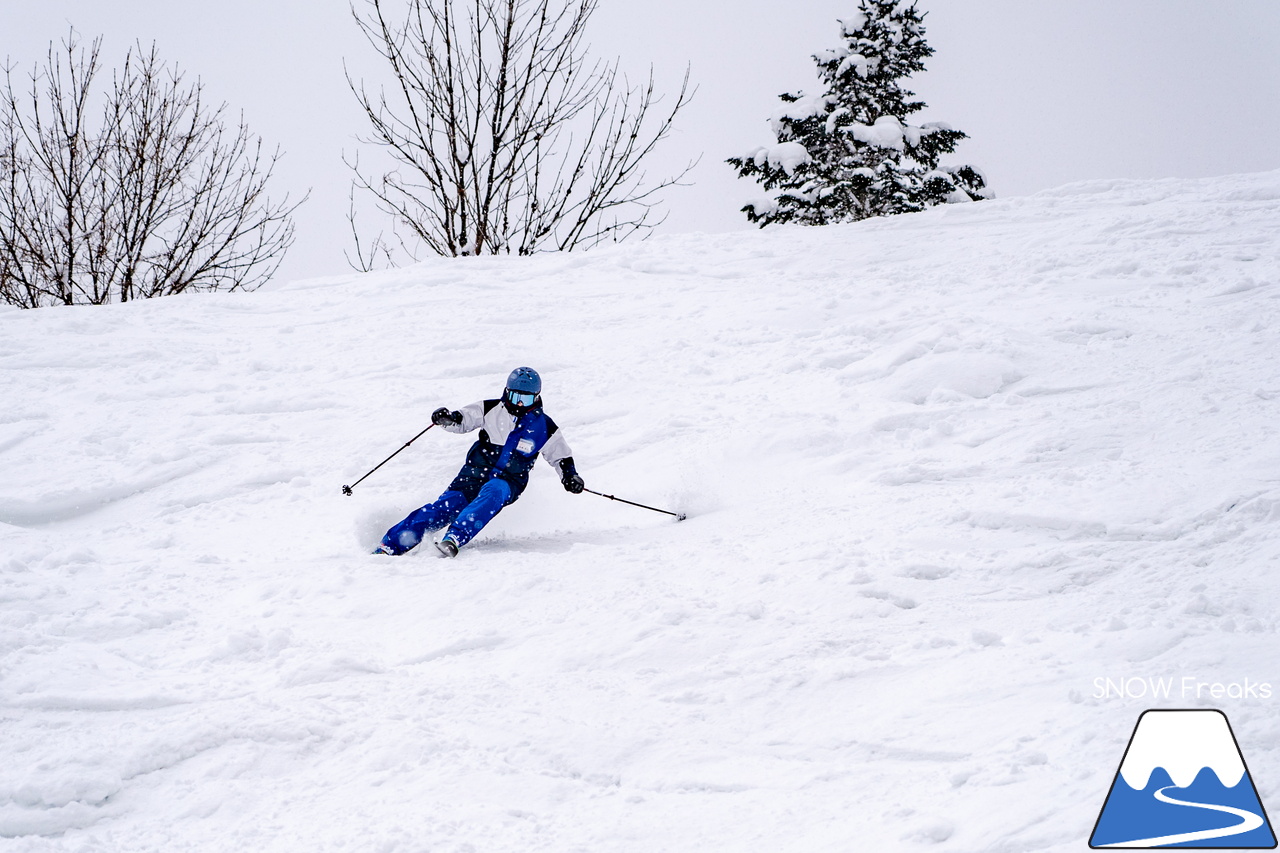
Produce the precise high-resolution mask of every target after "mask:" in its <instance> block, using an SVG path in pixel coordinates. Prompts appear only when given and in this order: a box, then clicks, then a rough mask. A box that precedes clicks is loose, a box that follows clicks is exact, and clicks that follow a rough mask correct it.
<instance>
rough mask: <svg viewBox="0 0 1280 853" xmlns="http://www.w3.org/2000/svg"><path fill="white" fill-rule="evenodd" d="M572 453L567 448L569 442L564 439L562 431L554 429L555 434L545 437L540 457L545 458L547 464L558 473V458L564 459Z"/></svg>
mask: <svg viewBox="0 0 1280 853" xmlns="http://www.w3.org/2000/svg"><path fill="white" fill-rule="evenodd" d="M572 455H573V451H572V450H570V449H569V442H567V441H565V440H564V433H562V432H560V430H558V429H557V430H556V432H555V434H554V435H553V436H551V437H550V438H548V439H547V443H546V444H544V445H542V458H543V459H545V460H547V464H548V465H550V466H551V467H552V468H555V469H556V473H557V474H559V473H560V460H561V459H566V458H568V457H570V456H572Z"/></svg>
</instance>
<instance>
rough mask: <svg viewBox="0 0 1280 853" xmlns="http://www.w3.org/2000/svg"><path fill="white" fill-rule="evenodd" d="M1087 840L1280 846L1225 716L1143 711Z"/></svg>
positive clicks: (1102, 844) (1105, 844) (1107, 844)
mask: <svg viewBox="0 0 1280 853" xmlns="http://www.w3.org/2000/svg"><path fill="white" fill-rule="evenodd" d="M1089 846H1090V847H1092V848H1095V849H1096V848H1111V847H1127V848H1130V849H1134V848H1137V849H1151V848H1156V847H1186V848H1217V847H1229V848H1233V849H1237V850H1239V849H1249V850H1263V849H1273V848H1275V846H1276V836H1275V833H1274V832H1272V831H1271V823H1270V822H1269V821H1268V820H1267V813H1266V811H1265V810H1264V809H1263V808H1262V801H1261V800H1259V799H1258V791H1257V789H1256V788H1255V787H1254V785H1253V779H1252V777H1250V775H1249V769H1248V768H1247V767H1245V764H1244V756H1243V755H1242V754H1241V753H1240V746H1239V744H1237V743H1236V738H1235V735H1234V734H1232V732H1231V725H1230V723H1228V722H1227V717H1226V715H1225V714H1223V713H1222V712H1221V711H1144V712H1143V714H1142V716H1140V717H1139V718H1138V725H1137V726H1136V727H1135V728H1134V730H1133V737H1132V738H1130V739H1129V746H1128V748H1127V749H1126V750H1125V752H1124V758H1123V759H1122V760H1121V761H1120V770H1119V771H1118V772H1117V773H1116V778H1115V780H1114V781H1112V783H1111V791H1110V792H1109V793H1108V794H1107V800H1106V802H1105V803H1104V804H1103V806H1102V812H1101V814H1099V815H1098V822H1097V823H1096V824H1095V825H1094V827H1093V835H1092V837H1090V839H1089Z"/></svg>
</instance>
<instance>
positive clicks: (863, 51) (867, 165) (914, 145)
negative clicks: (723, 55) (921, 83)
mask: <svg viewBox="0 0 1280 853" xmlns="http://www.w3.org/2000/svg"><path fill="white" fill-rule="evenodd" d="M923 21H924V15H923V14H922V13H920V12H919V11H917V10H916V7H915V3H914V2H911V0H860V2H859V8H858V12H857V14H855V15H854V16H853V17H851V18H849V19H846V20H843V21H841V22H840V25H841V35H842V36H843V38H844V44H843V45H842V46H841V47H838V48H836V49H834V50H828V51H823V52H822V53H819V54H817V55H815V56H814V57H813V58H814V61H815V62H816V63H817V65H818V76H819V78H820V79H821V80H822V83H823V84H824V86H825V91H824V92H823V93H822V94H821V95H817V96H808V95H804V94H803V93H800V94H794V95H793V94H784V95H782V96H781V98H782V101H783V106H782V108H781V109H780V110H779V111H778V112H777V113H775V114H774V117H773V121H772V123H773V131H774V135H775V136H776V137H777V140H778V141H777V144H775V145H769V146H762V147H760V148H757V149H756V150H754V151H752V152H750V153H748V154H747V155H745V156H743V157H731V158H729V160H728V162H729V163H730V164H732V165H733V166H734V167H736V168H737V170H738V176H739V177H743V178H753V179H755V180H756V181H758V182H759V183H760V184H762V185H763V187H764V189H766V190H768V191H770V193H771V196H772V197H771V198H769V199H766V200H763V201H755V202H751V203H749V204H747V205H746V206H745V207H744V208H743V211H744V212H745V213H746V214H747V218H748V219H750V220H751V221H752V222H758V223H760V226H761V227H764V226H765V225H769V224H771V223H774V222H799V223H802V224H805V225H825V224H827V223H830V222H852V221H856V220H859V219H866V218H868V217H871V216H886V215H889V214H893V213H907V212H911V211H917V210H923V209H924V208H926V207H930V206H932V205H935V204H941V203H943V202H947V201H969V200H974V201H977V200H978V199H982V198H988V197H990V194H989V193H988V192H987V190H986V181H985V180H984V178H983V176H982V173H981V172H979V171H978V170H977V169H975V168H974V167H973V166H949V167H942V168H939V166H938V157H939V156H940V155H942V154H949V153H951V152H952V151H954V150H955V147H956V144H957V143H958V142H959V141H960V140H961V139H965V138H966V134H964V133H962V132H961V131H959V130H954V129H952V128H951V127H949V126H947V125H945V124H942V123H940V122H931V123H928V124H924V125H920V126H919V127H916V126H912V125H910V124H907V122H906V118H907V117H908V116H910V115H912V114H914V113H917V112H919V111H920V110H922V109H924V107H925V106H926V105H925V104H924V102H922V101H918V100H914V98H915V93H914V92H911V91H909V90H907V89H905V88H903V86H902V80H903V78H905V77H908V76H909V75H911V74H914V73H916V72H918V71H923V70H924V60H925V59H926V58H927V57H929V56H932V55H933V49H932V48H931V47H929V45H928V44H927V43H926V42H925V39H924V23H923Z"/></svg>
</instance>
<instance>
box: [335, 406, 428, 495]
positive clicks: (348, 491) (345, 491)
mask: <svg viewBox="0 0 1280 853" xmlns="http://www.w3.org/2000/svg"><path fill="white" fill-rule="evenodd" d="M433 426H435V424H430V425H428V426H427V429H431V427H433ZM427 429H424V430H423V431H422V432H420V433H418V434H417V435H415V436H414V437H413V438H411V439H409V440H408V441H406V442H405V443H404V447H408V446H409V445H411V444H413V443H414V442H415V441H417V440H418V439H420V438H422V436H423V435H424V434H425V433H426V431H427ZM404 447H402V448H400V450H404ZM400 450H397V451H396V452H395V453H392V454H391V455H390V456H388V457H387V458H386V459H383V460H382V461H381V462H379V463H378V464H377V465H374V466H373V470H372V471H370V472H369V474H372V473H373V472H374V471H377V470H378V469H379V468H381V467H382V466H383V465H386V464H387V463H388V462H390V461H391V460H392V459H394V458H395V457H396V454H397V453H399V452H400ZM369 474H365V475H364V477H361V478H360V479H359V480H356V481H355V482H354V483H352V484H351V485H350V486H343V487H342V493H343V494H344V495H347V496H348V497H349V496H350V495H351V490H352V489H354V488H355V487H356V486H358V485H360V484H361V483H363V482H364V480H365V477H368V476H369Z"/></svg>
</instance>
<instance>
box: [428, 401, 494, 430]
mask: <svg viewBox="0 0 1280 853" xmlns="http://www.w3.org/2000/svg"><path fill="white" fill-rule="evenodd" d="M431 423H433V424H435V425H436V426H438V427H442V428H443V429H445V430H448V431H449V432H457V433H464V432H471V431H472V430H476V429H479V428H480V427H481V426H483V425H484V404H483V403H472V404H471V405H469V406H463V407H462V408H461V409H458V410H456V411H451V410H449V409H447V408H445V407H443V406H441V407H440V408H438V409H436V410H435V411H434V412H432V413H431Z"/></svg>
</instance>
